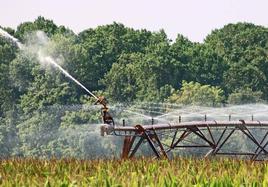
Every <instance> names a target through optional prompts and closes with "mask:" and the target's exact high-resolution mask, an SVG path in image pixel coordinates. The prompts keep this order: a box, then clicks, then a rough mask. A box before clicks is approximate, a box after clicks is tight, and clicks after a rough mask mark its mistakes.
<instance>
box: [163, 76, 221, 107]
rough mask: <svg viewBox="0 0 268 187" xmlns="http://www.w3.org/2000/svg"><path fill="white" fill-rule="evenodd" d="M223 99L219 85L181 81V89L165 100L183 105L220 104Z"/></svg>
mask: <svg viewBox="0 0 268 187" xmlns="http://www.w3.org/2000/svg"><path fill="white" fill-rule="evenodd" d="M224 99H225V97H224V92H223V90H222V89H220V88H219V87H215V86H210V85H201V84H200V83H196V82H189V83H188V82H186V81H183V82H182V87H181V89H180V90H178V91H176V92H175V93H174V94H173V95H171V96H170V97H169V98H168V99H167V101H168V102H171V103H177V104H184V105H202V106H220V105H221V104H222V103H223V102H224Z"/></svg>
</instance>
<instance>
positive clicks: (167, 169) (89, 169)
mask: <svg viewBox="0 0 268 187" xmlns="http://www.w3.org/2000/svg"><path fill="white" fill-rule="evenodd" d="M0 162H1V166H0V175H1V179H0V183H1V186H98V187H99V186H193V185H195V186H268V162H252V161H245V160H234V159H211V160H208V159H185V158H175V159H173V160H171V161H168V160H153V159H150V158H141V159H134V160H76V159H61V160H57V159H51V160H42V159H30V158H29V159H7V160H1V161H0Z"/></svg>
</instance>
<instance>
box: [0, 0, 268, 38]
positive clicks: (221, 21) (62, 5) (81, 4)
mask: <svg viewBox="0 0 268 187" xmlns="http://www.w3.org/2000/svg"><path fill="white" fill-rule="evenodd" d="M39 15H42V16H44V17H45V18H48V19H52V20H53V21H54V22H55V23H56V24H58V25H65V26H67V27H69V28H70V29H72V30H74V31H75V32H76V33H78V32H80V31H82V30H84V29H86V28H95V27H96V26H98V25H103V24H110V23H112V22H113V21H116V22H120V23H123V24H124V25H126V26H129V27H133V28H136V29H140V28H146V29H148V30H151V31H158V30H159V29H161V28H163V29H164V30H165V31H166V33H167V34H168V36H169V38H171V39H175V38H176V35H177V34H178V33H180V34H183V35H184V36H186V37H188V38H189V39H190V40H192V41H202V40H203V39H204V38H205V37H206V35H207V34H209V33H210V32H211V30H213V29H215V28H221V27H223V25H225V24H227V23H236V22H239V21H242V22H251V23H254V24H258V25H263V26H266V27H267V26H268V0H132V1H130V0H42V1H41V0H0V25H1V26H4V27H7V26H9V27H12V28H16V26H18V24H20V23H21V22H25V21H33V20H34V19H35V18H37V16H39Z"/></svg>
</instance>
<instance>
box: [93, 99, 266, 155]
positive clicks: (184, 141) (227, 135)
mask: <svg viewBox="0 0 268 187" xmlns="http://www.w3.org/2000/svg"><path fill="white" fill-rule="evenodd" d="M96 103H100V104H102V105H103V106H104V107H103V108H102V111H103V112H102V114H103V122H104V123H105V124H104V125H102V126H101V135H102V136H104V135H114V136H123V137H124V143H123V148H122V154H121V157H122V158H132V157H134V156H135V154H136V153H137V151H138V150H139V148H141V145H142V144H148V145H149V147H150V148H151V150H152V152H153V153H154V155H155V157H157V158H170V157H171V156H172V152H177V153H178V152H187V151H189V150H193V149H196V150H199V151H198V152H201V153H202V155H203V156H204V157H209V156H216V155H229V156H240V157H241V156H242V157H246V158H249V159H251V160H266V159H267V154H268V150H267V149H266V147H267V145H268V137H267V136H268V121H256V120H254V117H253V116H252V117H251V120H249V121H245V120H237V121H232V120H231V115H229V120H227V121H207V116H205V117H204V119H203V120H201V121H191V122H182V118H181V116H178V122H174V123H167V124H158V123H156V124H154V120H153V119H152V122H151V124H150V125H142V124H137V125H134V126H126V125H125V123H123V125H116V124H115V123H114V120H113V118H112V117H111V115H110V114H109V113H108V108H107V105H106V104H107V101H106V100H105V99H104V98H103V97H100V100H98V101H97V102H96ZM191 136H192V138H191ZM193 137H194V141H193V140H192V139H193ZM241 139H244V140H245V139H247V141H248V144H251V147H252V148H253V150H251V151H248V150H245V148H244V146H240V147H238V148H235V150H232V147H235V146H234V145H238V143H239V141H240V140H241ZM236 141H237V142H236ZM200 149H203V150H201V151H200Z"/></svg>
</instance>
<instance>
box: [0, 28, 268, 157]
mask: <svg viewBox="0 0 268 187" xmlns="http://www.w3.org/2000/svg"><path fill="white" fill-rule="evenodd" d="M0 34H1V35H3V36H4V37H7V38H10V39H11V40H12V41H13V42H14V43H16V44H17V45H18V47H19V48H22V47H23V45H22V44H21V43H20V42H19V41H18V40H17V39H16V38H14V37H12V36H11V35H9V34H8V33H7V32H5V31H4V30H2V29H0ZM45 60H48V61H49V62H50V63H52V65H54V66H55V67H57V68H59V69H60V70H61V71H62V72H63V73H64V74H65V75H66V76H67V77H69V78H71V79H72V80H73V81H74V82H76V83H77V84H78V85H80V86H81V87H82V88H83V89H84V90H86V91H87V92H88V93H89V94H90V95H91V96H92V97H94V98H95V99H96V103H95V104H101V105H102V108H101V111H102V120H103V123H104V124H103V125H102V126H101V135H103V136H104V135H105V134H106V135H114V136H121V137H124V144H123V148H122V155H121V156H122V158H132V157H133V156H134V155H135V154H136V153H137V151H138V150H139V148H141V147H142V145H143V144H146V143H147V144H148V145H149V147H150V148H151V149H152V152H153V153H154V155H155V156H156V157H157V158H169V157H171V156H172V152H173V153H176V152H177V153H178V152H179V153H182V152H187V150H193V149H196V150H198V152H199V153H203V154H204V156H205V157H208V156H216V155H230V156H245V157H248V158H250V159H252V160H264V159H267V155H268V150H267V149H266V147H267V145H268V137H267V136H268V121H256V120H254V119H253V116H252V119H251V120H249V121H246V120H242V119H241V120H237V121H233V120H231V116H229V120H227V121H209V120H207V117H206V116H205V118H204V119H203V120H201V121H191V122H183V121H182V118H181V117H180V116H178V122H172V123H163V124H161V123H155V121H154V120H152V122H151V124H150V125H144V124H136V125H134V126H126V125H125V123H123V125H118V124H115V122H114V120H113V118H112V116H111V115H110V114H109V112H108V107H107V103H108V102H107V100H106V99H105V98H104V97H102V96H101V97H97V96H95V95H94V94H93V93H92V92H90V91H89V90H88V89H87V88H86V87H85V86H83V85H82V84H81V83H80V82H79V81H77V80H76V79H74V78H73V77H72V76H71V75H70V74H69V73H68V72H66V71H65V70H64V69H63V68H62V67H61V66H59V65H58V64H57V63H56V62H54V61H53V60H52V59H51V58H48V59H46V58H45ZM241 139H247V140H248V142H249V144H251V148H252V150H251V151H248V150H247V149H246V146H243V145H242V146H240V147H238V146H235V145H239V141H240V140H241ZM240 143H241V142H240ZM234 147H235V150H231V148H234ZM200 149H203V151H200Z"/></svg>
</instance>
